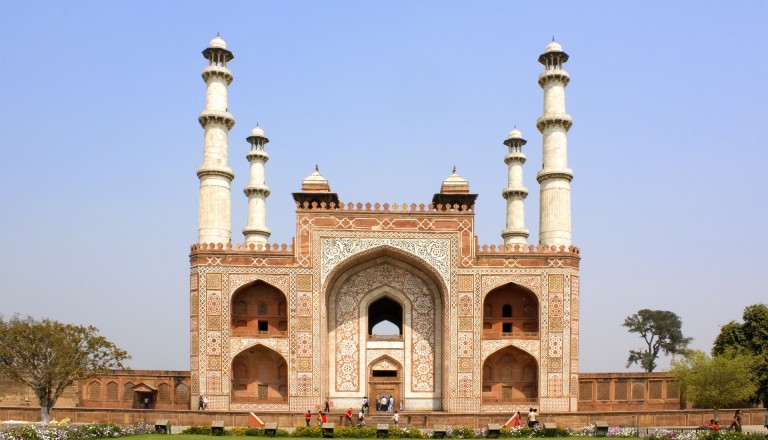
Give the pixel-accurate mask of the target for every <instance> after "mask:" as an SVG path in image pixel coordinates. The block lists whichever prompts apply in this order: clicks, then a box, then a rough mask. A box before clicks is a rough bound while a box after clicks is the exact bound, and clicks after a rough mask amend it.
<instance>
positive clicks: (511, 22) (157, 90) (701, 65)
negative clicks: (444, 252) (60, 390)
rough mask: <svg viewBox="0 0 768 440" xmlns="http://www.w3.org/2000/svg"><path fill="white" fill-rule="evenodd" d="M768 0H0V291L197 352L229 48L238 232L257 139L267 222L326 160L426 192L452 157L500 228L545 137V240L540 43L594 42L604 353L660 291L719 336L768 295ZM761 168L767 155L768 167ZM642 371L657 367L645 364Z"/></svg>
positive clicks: (586, 84) (584, 223) (587, 222)
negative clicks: (214, 46)
mask: <svg viewBox="0 0 768 440" xmlns="http://www.w3.org/2000/svg"><path fill="white" fill-rule="evenodd" d="M766 17H768V3H766V2H763V1H754V2H736V3H729V4H728V5H727V6H726V5H725V4H724V3H722V2H702V1H684V2H662V1H659V2H557V1H548V2H512V1H486V2H443V1H440V2H438V1H434V2H428V1H423V2H351V1H350V2H312V1H306V2H288V1H273V2H255V1H249V2H244V1H243V2H234V1H232V2H212V1H211V2H191V1H163V2H140V1H131V2H102V1H91V2H86V1H82V2H74V1H50V2H43V1H40V2H37V1H35V2H31V1H7V0H3V1H1V2H0V29H2V35H3V37H2V42H0V46H2V54H3V56H2V62H0V66H2V69H0V84H2V87H0V133H2V137H1V138H0V151H1V152H2V159H1V160H0V185H2V191H0V206H1V207H2V208H0V209H2V215H1V216H0V230H2V231H3V233H4V234H3V239H2V240H1V241H0V243H1V244H0V280H2V287H0V304H1V305H0V312H1V313H2V314H4V315H5V316H9V315H12V314H13V313H16V312H18V313H21V314H23V315H24V314H31V315H33V316H36V317H50V318H54V319H57V320H61V321H65V322H72V323H83V324H93V325H95V326H97V327H98V328H99V329H100V330H101V332H102V333H103V334H104V335H105V336H107V337H108V338H109V339H111V340H113V341H115V342H116V343H118V344H119V345H120V346H121V347H123V348H125V349H127V350H128V351H129V352H130V353H131V354H132V355H133V358H134V359H133V361H132V362H131V365H132V367H133V368H140V369H148V368H151V369H188V368H189V361H188V353H189V343H188V339H189V338H188V329H189V319H188V315H189V299H188V296H189V293H188V283H189V281H188V280H189V277H188V272H189V267H188V252H189V246H190V245H191V244H192V243H193V242H195V241H196V239H197V196H198V185H199V183H198V179H197V177H196V175H195V172H196V169H197V166H198V165H200V164H201V163H202V152H203V147H202V145H203V131H202V129H201V128H200V126H199V125H198V123H197V115H198V113H199V112H200V111H201V110H203V108H204V106H205V84H204V83H203V81H202V79H201V77H200V73H201V71H202V68H203V66H204V65H205V61H204V59H203V57H202V56H201V54H200V52H201V51H202V50H203V49H204V48H205V47H206V46H207V44H208V42H209V41H210V40H211V38H213V37H214V36H215V35H216V33H217V32H221V35H222V37H223V38H224V39H225V40H226V41H227V43H228V45H229V48H230V49H231V50H232V51H233V52H234V54H235V60H234V61H233V62H232V63H231V64H230V67H231V69H232V71H233V73H234V77H235V80H234V83H233V84H232V86H231V87H230V103H229V108H230V111H231V112H232V113H233V114H234V115H235V118H236V119H237V125H236V126H235V128H234V129H233V130H232V132H231V136H230V165H231V167H232V168H233V169H234V171H235V173H236V176H237V177H236V178H235V181H234V182H233V185H232V188H233V191H232V192H233V196H234V197H233V212H232V214H233V230H234V231H235V237H236V241H242V235H241V234H240V230H241V229H242V227H243V226H244V224H245V220H246V211H245V209H246V198H245V196H244V195H243V193H242V188H243V187H244V186H245V185H246V183H247V170H248V163H247V161H246V159H245V153H246V151H247V146H248V145H247V143H246V142H245V137H246V136H247V135H248V133H249V131H250V130H251V128H253V127H254V126H255V125H256V123H257V122H258V123H259V124H260V125H261V126H262V127H263V128H264V130H265V131H266V133H267V136H268V137H269V138H270V139H271V142H270V143H269V145H268V146H267V150H268V152H269V154H270V156H271V159H270V161H269V163H268V164H267V184H268V185H269V186H270V187H271V189H272V195H271V196H270V198H269V200H268V213H267V221H268V225H269V227H270V228H271V229H272V232H273V234H272V242H275V243H290V241H291V239H292V237H293V235H294V210H293V201H292V199H291V195H290V193H291V192H292V191H296V190H298V189H299V187H300V184H301V179H302V178H304V177H305V176H307V175H308V174H310V172H311V171H312V169H313V167H314V165H315V163H319V165H320V170H321V171H322V173H323V174H324V175H325V176H326V177H327V178H328V179H329V180H330V183H331V187H332V189H333V190H334V191H337V192H338V193H339V196H340V197H341V199H342V200H344V201H351V202H369V201H370V202H382V203H383V202H390V203H392V202H399V203H402V202H408V203H426V202H429V201H430V200H431V196H432V194H433V193H435V192H436V191H437V190H438V189H439V186H440V182H441V181H442V180H443V179H444V178H445V177H446V176H448V175H449V174H450V171H451V168H452V167H453V165H456V166H457V169H458V173H459V174H460V175H462V176H463V177H465V178H467V179H468V180H469V182H470V185H471V189H472V190H473V192H477V193H479V194H480V196H479V198H478V202H477V215H476V234H477V235H478V237H479V241H480V243H481V244H498V243H500V242H501V238H500V231H501V230H502V229H503V228H504V211H505V204H504V200H503V199H502V198H501V195H500V193H501V190H502V188H503V187H504V186H505V185H506V180H505V179H506V166H505V165H504V162H503V157H504V154H505V147H504V146H503V145H502V141H503V140H504V139H505V137H506V134H507V133H508V132H509V130H511V129H512V128H513V127H514V126H515V125H517V127H518V128H519V129H520V130H521V131H522V132H523V135H524V137H526V138H527V139H528V144H527V145H526V147H525V150H524V151H525V153H526V154H527V155H528V163H527V164H526V167H525V170H524V173H525V182H526V185H527V186H528V188H529V190H530V192H531V195H530V196H529V198H528V201H527V203H526V223H527V226H528V227H529V228H530V229H531V239H532V241H535V240H537V238H538V230H537V228H538V220H537V213H538V185H537V183H536V181H535V175H536V171H537V170H538V168H539V167H540V163H541V137H540V135H539V134H538V132H537V131H536V129H535V126H534V124H535V120H536V118H537V117H538V116H539V115H540V114H541V112H542V95H541V89H540V88H539V87H538V85H537V83H536V78H537V75H538V73H539V72H540V71H541V66H540V65H539V64H538V63H537V61H536V59H537V57H538V55H539V54H540V53H541V52H542V51H543V49H544V47H545V46H546V44H547V43H548V42H549V41H550V39H551V38H552V36H553V35H554V36H555V37H556V39H557V41H558V42H560V43H561V44H562V45H563V48H564V50H565V51H566V52H568V53H569V54H570V56H571V60H570V61H569V62H568V64H567V65H566V68H567V69H568V71H569V72H570V73H571V83H570V85H569V87H568V88H567V90H566V98H567V108H568V111H569V113H570V114H571V115H572V116H573V119H574V125H573V128H572V129H571V131H570V133H569V164H570V166H571V168H573V170H574V173H575V178H574V181H573V185H572V194H573V199H572V206H573V239H574V244H575V245H577V246H579V247H580V248H581V249H582V257H583V259H582V284H581V285H582V302H581V353H580V355H581V371H583V372H599V371H626V370H625V369H624V363H625V361H626V357H627V352H628V350H629V349H630V348H639V343H640V341H639V340H638V339H637V338H636V337H635V336H633V335H629V334H627V333H626V331H625V329H624V328H623V327H621V323H622V321H623V319H624V318H625V317H626V316H628V315H630V314H632V313H634V312H636V311H637V310H639V309H642V308H652V309H667V310H672V311H674V312H676V313H678V314H679V315H680V316H681V317H682V319H683V323H684V324H683V331H684V333H685V334H686V335H688V336H692V337H693V338H694V339H695V340H694V343H693V346H694V347H695V348H702V349H705V350H709V348H710V347H711V343H712V340H713V339H714V337H715V335H716V334H717V332H718V329H719V326H720V325H722V324H724V323H726V322H728V321H730V320H732V319H739V318H740V316H741V312H742V311H743V309H744V307H745V306H747V305H750V304H754V303H758V302H766V301H768V289H766V287H765V286H766V278H765V277H766V273H768V256H767V255H768V253H767V252H766V250H768V233H767V232H766V226H768V221H766V215H768V197H767V196H766V190H765V187H761V186H760V184H764V182H765V177H764V176H765V175H766V162H768V153H767V152H766V149H767V147H768V145H767V143H766V130H765V128H766V124H768V111H766V105H768V92H766V81H768V62H767V61H766V59H767V57H766V53H765V51H766V48H765V46H766V44H765V41H766V35H765V29H766V27H765V19H766ZM761 176H763V177H761ZM634 370H636V368H634Z"/></svg>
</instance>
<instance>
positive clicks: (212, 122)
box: [197, 36, 235, 243]
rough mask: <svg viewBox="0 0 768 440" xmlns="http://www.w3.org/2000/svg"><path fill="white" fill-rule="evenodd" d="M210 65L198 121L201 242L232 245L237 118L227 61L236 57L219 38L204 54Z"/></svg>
mask: <svg viewBox="0 0 768 440" xmlns="http://www.w3.org/2000/svg"><path fill="white" fill-rule="evenodd" d="M203 56H204V57H205V59H207V60H208V66H207V67H206V68H205V69H203V80H204V81H205V83H206V84H207V85H208V91H207V94H206V99H205V110H204V111H203V112H202V113H200V117H199V118H198V120H199V121H200V125H202V126H203V130H205V138H204V139H205V140H204V150H203V164H202V165H201V166H200V167H198V168H197V177H199V178H200V216H199V223H198V239H197V240H198V243H229V242H230V241H231V239H232V214H231V208H230V205H231V203H232V201H231V194H230V185H231V183H232V179H234V178H235V174H234V173H233V172H232V169H230V168H229V163H228V159H227V156H228V154H229V153H228V149H229V139H228V137H229V130H231V129H232V127H233V126H234V125H235V118H234V117H233V116H232V114H231V113H229V109H228V107H227V87H229V85H230V84H231V83H232V72H230V70H229V69H228V68H227V62H229V61H231V60H232V59H233V58H234V55H232V52H230V51H228V50H227V44H226V43H225V42H224V40H222V39H221V38H220V37H219V36H216V38H214V39H213V40H211V44H210V45H209V46H208V48H207V49H205V50H204V51H203Z"/></svg>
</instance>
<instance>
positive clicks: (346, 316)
mask: <svg viewBox="0 0 768 440" xmlns="http://www.w3.org/2000/svg"><path fill="white" fill-rule="evenodd" d="M382 286H387V287H388V288H391V289H393V290H395V291H398V292H400V293H402V294H403V296H404V298H405V300H406V301H411V307H410V310H411V319H410V321H411V332H410V335H411V347H412V349H411V350H412V351H411V387H412V389H413V390H414V391H432V390H433V389H434V359H435V330H434V326H435V302H434V298H433V293H432V292H431V291H430V290H429V288H428V287H427V286H426V284H424V281H423V280H421V279H420V278H418V277H417V276H415V275H413V274H412V273H410V272H408V271H406V270H404V269H401V268H399V267H396V266H393V265H390V264H381V265H378V266H374V267H370V268H367V269H364V270H361V271H360V272H357V273H355V274H354V275H352V276H350V277H349V278H347V279H346V280H345V281H344V284H343V285H342V286H341V287H340V289H339V291H338V294H337V295H336V298H335V303H336V307H335V310H336V316H335V317H334V318H335V321H336V325H335V328H336V341H335V342H336V344H335V345H336V372H337V374H336V378H335V379H336V389H337V390H338V391H357V390H358V389H359V386H360V371H359V365H360V361H359V359H360V352H361V347H360V332H361V330H360V320H361V311H360V302H361V300H362V299H363V298H364V297H365V296H366V294H368V293H369V292H371V291H373V290H376V289H377V288H379V287H382Z"/></svg>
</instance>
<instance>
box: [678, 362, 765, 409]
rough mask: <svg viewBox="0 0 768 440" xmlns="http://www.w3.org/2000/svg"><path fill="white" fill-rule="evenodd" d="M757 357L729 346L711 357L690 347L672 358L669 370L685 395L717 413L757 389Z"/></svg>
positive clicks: (745, 398) (692, 401)
mask: <svg viewBox="0 0 768 440" xmlns="http://www.w3.org/2000/svg"><path fill="white" fill-rule="evenodd" d="M757 362H758V359H757V357H756V356H754V355H752V354H749V353H745V352H743V351H739V350H736V349H728V350H726V351H725V352H723V353H722V354H720V355H718V356H714V357H709V356H707V355H706V353H704V352H703V351H701V350H690V351H688V353H687V354H686V355H685V356H684V357H683V358H682V359H673V360H672V368H671V369H670V373H672V376H673V377H674V380H675V382H677V383H678V384H679V385H680V389H681V390H682V392H683V396H684V397H685V398H686V400H688V401H689V402H691V403H693V404H694V405H696V406H700V407H705V408H713V409H714V418H715V420H717V412H718V410H720V409H721V408H724V407H726V406H728V405H730V404H733V403H738V402H743V401H745V400H747V399H749V398H750V397H751V396H752V395H753V394H754V393H755V390H757V383H756V382H755V377H754V372H753V369H754V367H755V365H756V364H757Z"/></svg>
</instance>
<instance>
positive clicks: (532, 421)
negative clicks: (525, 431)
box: [507, 408, 539, 428]
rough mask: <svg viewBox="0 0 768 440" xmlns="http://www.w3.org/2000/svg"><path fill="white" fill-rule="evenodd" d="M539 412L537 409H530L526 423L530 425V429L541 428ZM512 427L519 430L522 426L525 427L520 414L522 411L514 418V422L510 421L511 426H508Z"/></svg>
mask: <svg viewBox="0 0 768 440" xmlns="http://www.w3.org/2000/svg"><path fill="white" fill-rule="evenodd" d="M538 418H539V411H538V410H537V409H536V408H530V409H529V410H528V415H527V416H526V423H527V424H528V427H529V428H535V427H537V426H539V420H538ZM510 425H511V426H512V427H513V428H519V427H520V426H523V416H522V415H521V414H520V411H518V412H516V413H515V415H514V416H512V420H510V422H509V424H508V425H507V426H510Z"/></svg>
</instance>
